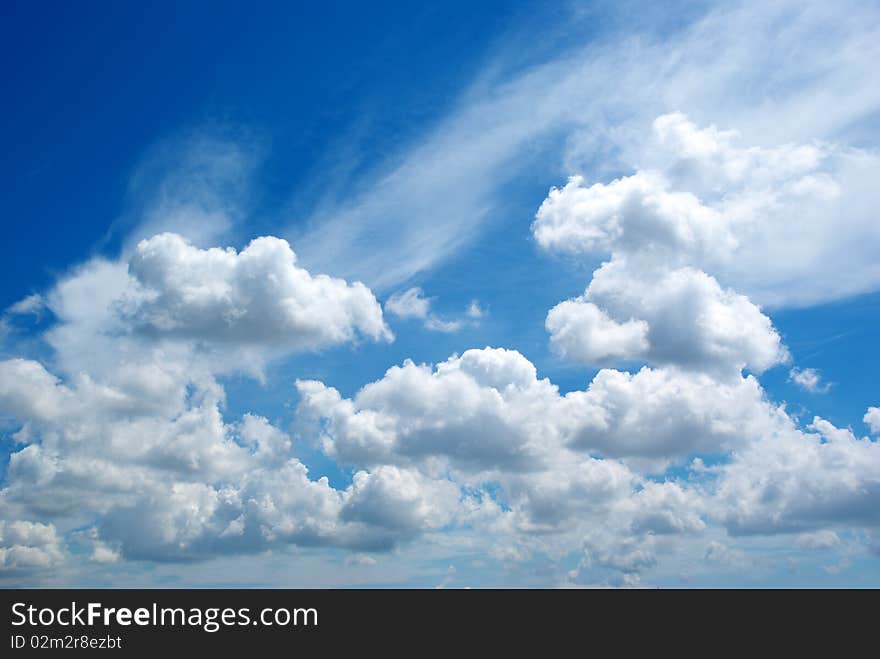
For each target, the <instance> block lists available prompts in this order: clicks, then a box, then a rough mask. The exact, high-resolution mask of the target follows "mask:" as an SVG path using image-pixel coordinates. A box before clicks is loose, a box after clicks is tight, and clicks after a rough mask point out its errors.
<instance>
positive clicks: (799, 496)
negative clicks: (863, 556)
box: [717, 417, 880, 534]
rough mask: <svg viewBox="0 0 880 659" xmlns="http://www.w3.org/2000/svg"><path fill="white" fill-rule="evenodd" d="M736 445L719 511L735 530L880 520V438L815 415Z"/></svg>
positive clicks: (723, 474)
mask: <svg viewBox="0 0 880 659" xmlns="http://www.w3.org/2000/svg"><path fill="white" fill-rule="evenodd" d="M809 430H810V431H811V432H802V431H800V430H797V429H796V428H795V427H794V425H793V424H792V423H791V422H788V423H786V424H785V425H783V426H781V427H780V428H779V429H778V431H777V432H774V433H768V434H767V435H766V436H765V438H764V441H760V442H754V443H752V444H750V445H749V446H748V447H747V448H745V449H743V450H740V451H737V452H736V454H735V455H734V459H733V460H732V461H731V462H730V463H729V464H727V465H725V466H724V467H723V468H722V469H721V470H720V475H719V482H718V486H717V497H718V500H719V505H718V510H719V511H720V516H721V519H722V521H723V523H724V525H725V526H726V527H727V528H728V529H729V530H730V531H731V532H732V533H736V534H756V533H779V532H789V533H790V532H807V531H815V530H820V529H822V528H823V527H824V528H827V527H828V526H837V525H856V526H859V525H866V526H869V527H872V526H876V525H877V524H878V523H880V517H878V512H877V511H878V510H880V508H878V506H877V503H878V500H880V444H878V443H877V442H872V441H870V440H869V439H867V438H862V439H859V438H857V437H855V436H854V435H853V434H852V432H850V431H849V430H845V429H840V428H836V427H835V426H833V425H832V424H831V423H829V422H828V421H826V420H824V419H821V418H820V417H816V418H815V419H814V420H813V422H812V424H811V425H810V426H809Z"/></svg>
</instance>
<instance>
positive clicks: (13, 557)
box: [0, 520, 66, 571]
mask: <svg viewBox="0 0 880 659" xmlns="http://www.w3.org/2000/svg"><path fill="white" fill-rule="evenodd" d="M65 559H66V552H65V550H64V547H63V545H62V542H61V539H60V538H59V537H58V535H57V533H56V530H55V527H54V526H53V525H52V524H41V523H39V522H29V521H24V520H15V521H11V520H0V568H2V569H3V571H13V570H16V571H18V570H38V569H39V570H46V569H51V568H53V567H55V566H58V565H60V564H61V563H63V561H64V560H65Z"/></svg>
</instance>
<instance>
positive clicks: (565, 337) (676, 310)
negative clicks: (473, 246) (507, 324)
mask: <svg viewBox="0 0 880 659" xmlns="http://www.w3.org/2000/svg"><path fill="white" fill-rule="evenodd" d="M546 327H547V330H548V332H550V340H551V345H552V346H553V347H554V348H555V349H556V350H557V351H558V352H560V353H561V354H562V355H564V356H566V357H570V358H572V359H574V360H576V361H583V362H586V363H590V364H602V363H607V362H609V361H615V360H645V361H648V362H650V363H653V364H676V365H680V366H683V367H686V368H695V369H701V370H708V371H725V370H726V371H733V372H739V371H740V370H742V369H743V368H748V369H750V370H752V371H755V372H758V373H760V372H762V371H764V370H766V369H767V368H769V367H771V366H773V365H775V364H778V363H780V362H784V361H786V360H787V358H788V354H787V351H786V349H785V348H784V346H783V345H782V341H781V338H780V336H779V334H778V333H777V331H776V330H775V329H774V328H773V325H772V323H771V321H770V319H769V318H768V317H767V316H765V315H764V314H763V313H762V312H761V310H760V309H759V308H758V307H756V306H755V305H754V304H752V303H751V302H750V301H749V300H748V298H746V297H745V296H743V295H738V294H737V293H735V292H734V291H732V290H730V289H723V288H722V287H721V286H720V285H719V284H718V282H717V281H716V280H715V279H714V278H713V277H711V276H709V275H707V274H706V273H704V272H701V271H699V270H694V269H692V268H687V267H685V268H678V269H673V270H666V269H664V268H648V267H645V264H644V263H641V262H634V261H633V259H613V260H611V261H609V262H608V263H605V264H604V265H602V267H600V268H599V269H598V270H596V272H594V273H593V280H592V281H591V282H590V285H589V287H588V288H587V290H586V292H585V293H584V295H583V296H581V297H579V298H574V299H571V300H567V301H565V302H562V303H560V304H559V305H557V306H555V307H554V308H553V309H551V310H550V312H549V313H548V314H547V320H546Z"/></svg>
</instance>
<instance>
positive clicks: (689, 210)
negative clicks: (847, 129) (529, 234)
mask: <svg viewBox="0 0 880 659" xmlns="http://www.w3.org/2000/svg"><path fill="white" fill-rule="evenodd" d="M632 157H633V158H636V159H637V160H636V161H635V162H634V163H631V164H632V165H634V167H635V168H636V170H637V171H635V173H633V174H631V175H629V176H624V177H621V178H617V179H614V180H612V181H611V182H609V183H602V182H597V183H594V184H592V185H587V184H586V182H585V179H584V178H583V177H582V176H573V177H572V178H571V179H570V180H569V181H568V183H567V184H566V185H565V186H564V187H563V188H561V189H553V190H551V192H550V194H549V196H548V197H547V199H546V200H545V201H544V203H543V204H542V205H541V208H540V209H539V211H538V213H537V216H536V219H535V222H534V224H533V227H532V229H533V233H534V235H535V238H536V240H537V241H538V243H539V244H540V245H541V246H543V247H544V248H546V249H550V250H554V251H559V252H564V253H569V254H583V253H594V254H600V255H601V254H614V255H616V256H617V257H623V256H629V257H630V261H632V260H634V259H637V260H638V261H640V262H645V261H647V262H650V263H662V264H664V265H666V266H667V267H670V268H675V267H680V266H684V265H688V266H692V267H695V268H698V269H701V270H704V271H706V272H710V273H712V274H714V275H716V276H718V277H719V278H720V279H721V280H722V281H724V282H725V283H726V284H727V285H732V286H734V287H736V288H737V289H738V290H740V291H742V292H743V293H744V294H746V295H748V296H749V297H750V298H752V299H754V300H756V301H757V302H759V303H762V304H773V305H782V304H787V305H790V304H807V303H812V302H815V301H820V300H824V299H828V298H835V297H840V296H845V295H847V294H852V293H857V292H862V291H864V290H865V288H866V286H867V287H868V289H869V290H870V288H871V286H873V285H876V283H877V282H878V281H880V269H878V267H877V266H876V264H874V263H873V262H870V261H864V260H863V257H864V256H866V254H867V251H868V250H870V249H876V245H877V240H878V239H880V235H878V233H877V231H876V223H875V221H874V215H873V211H872V210H871V204H869V203H866V202H865V201H864V200H865V199H866V198H869V197H870V194H869V193H867V188H868V186H870V181H871V180H872V179H873V178H874V177H875V176H876V172H877V170H878V167H880V160H878V158H877V156H876V154H875V153H873V152H870V151H864V150H856V149H852V148H846V147H842V146H839V145H834V144H827V143H821V142H815V143H806V144H781V145H774V146H769V147H764V146H742V145H740V138H739V135H738V134H737V133H736V132H735V131H729V130H720V129H718V128H716V127H715V126H708V127H699V126H697V125H696V124H694V123H693V122H692V121H690V120H689V119H688V118H687V117H686V116H685V115H683V114H681V113H672V114H667V115H663V116H661V117H658V118H657V119H656V120H655V121H654V123H653V131H652V134H651V137H650V139H648V140H646V141H645V144H644V146H643V147H642V148H641V149H639V150H638V151H637V152H636V153H634V154H633V155H632ZM841 223H844V226H845V227H846V230H843V231H842V230H841ZM841 253H846V254H850V255H851V258H853V259H855V260H856V261H858V262H859V263H860V264H861V265H860V266H859V273H858V275H856V274H853V275H852V276H847V274H846V271H847V270H848V269H849V267H850V266H849V265H847V264H845V263H843V262H841V261H840V260H839V258H838V255H839V254H841ZM829 264H831V265H832V266H833V267H834V268H835V272H834V273H833V275H832V276H828V277H825V278H824V279H821V278H817V276H816V272H819V271H822V270H827V269H828V267H829Z"/></svg>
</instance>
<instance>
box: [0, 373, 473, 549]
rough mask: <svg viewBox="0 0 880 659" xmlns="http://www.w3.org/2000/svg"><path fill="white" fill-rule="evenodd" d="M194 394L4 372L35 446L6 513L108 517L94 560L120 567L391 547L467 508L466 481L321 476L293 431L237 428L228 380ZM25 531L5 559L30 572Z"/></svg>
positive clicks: (244, 423)
mask: <svg viewBox="0 0 880 659" xmlns="http://www.w3.org/2000/svg"><path fill="white" fill-rule="evenodd" d="M186 384H187V386H185V387H182V388H180V389H179V390H177V397H176V398H175V397H173V396H172V397H170V398H169V399H168V400H167V401H166V403H167V404H166V405H165V406H155V407H152V408H150V407H149V406H143V404H142V403H141V401H140V400H139V399H138V398H137V397H136V396H135V395H133V393H134V392H132V391H130V390H128V391H127V390H125V389H122V388H118V385H116V386H108V385H103V384H98V383H96V382H94V381H93V380H91V379H81V380H79V381H76V382H74V383H70V384H68V383H65V382H62V381H60V380H59V379H58V378H57V377H55V376H53V375H51V374H50V373H48V371H46V370H45V368H44V367H43V366H42V365H40V364H38V363H36V362H30V361H27V360H20V359H19V360H8V361H4V362H0V414H2V415H5V416H8V417H12V418H15V419H17V420H18V421H19V422H20V423H21V428H20V430H19V431H18V432H17V433H15V436H14V439H15V441H16V442H18V443H19V444H21V445H23V447H22V448H20V449H18V450H16V451H14V452H13V453H12V455H11V456H10V460H9V466H8V469H7V483H6V485H5V486H4V488H3V489H2V490H0V509H2V510H3V511H4V515H10V516H11V515H19V514H20V515H21V516H27V515H30V516H37V517H45V516H51V517H53V518H56V519H65V520H72V519H77V518H80V517H81V516H90V517H92V518H93V519H94V518H97V520H98V523H97V525H96V533H97V534H96V535H95V536H94V537H92V538H91V539H90V542H91V544H92V548H93V551H92V554H93V559H92V560H94V561H98V562H108V561H112V560H116V558H119V557H123V558H127V559H133V558H134V559H145V560H160V561H162V560H181V559H187V560H188V559H194V558H203V557H207V556H212V555H217V554H223V553H230V552H243V551H254V550H259V549H262V548H269V547H272V546H275V545H283V544H291V543H292V544H301V545H304V546H339V547H350V548H355V549H356V548H363V549H369V550H373V549H387V548H389V547H391V546H394V545H395V544H396V543H398V542H400V541H401V540H403V539H406V538H409V537H412V536H413V535H414V534H417V533H418V532H422V531H424V530H426V529H430V528H433V527H434V526H438V525H442V524H446V523H448V522H449V521H451V520H452V518H453V516H454V514H455V513H456V512H457V506H458V502H459V499H460V495H459V490H458V487H457V486H456V485H455V484H453V483H450V482H449V481H446V480H443V479H439V480H435V479H432V478H429V477H427V476H423V475H416V474H412V473H409V472H407V471H405V470H399V469H396V468H393V467H388V468H380V469H378V470H377V471H376V472H375V473H374V472H368V471H361V472H359V473H358V475H357V476H356V477H355V480H354V482H353V484H352V485H351V486H350V487H349V488H348V489H345V490H336V489H334V488H332V487H331V486H330V485H329V483H328V481H327V479H326V478H320V479H318V480H312V479H311V478H310V477H309V475H308V470H307V469H306V467H305V466H304V465H303V464H302V463H301V462H300V461H299V460H298V459H296V458H295V457H294V456H293V455H292V453H291V439H290V437H289V436H288V435H287V434H286V433H284V432H283V431H281V430H280V429H278V428H277V427H275V426H273V425H272V424H270V423H269V422H268V421H267V420H266V419H265V418H262V417H258V416H255V415H253V414H245V415H244V416H243V417H242V419H241V420H240V421H239V422H236V423H230V422H227V421H226V420H225V419H224V418H223V414H222V411H221V405H222V398H221V397H220V390H219V388H218V387H217V386H216V384H207V385H199V384H198V383H194V382H187V383H186ZM382 511H385V512H386V514H387V515H388V516H387V517H386V518H381V514H382ZM394 511H397V512H394ZM17 528H18V527H14V528H13V527H9V528H8V529H7V531H4V536H3V537H4V538H5V540H4V541H6V540H8V541H9V542H12V544H11V545H10V548H9V549H8V551H7V553H6V556H7V558H6V561H7V562H10V561H12V560H13V557H14V556H18V558H15V561H16V564H21V563H22V561H23V560H24V559H23V558H21V555H23V553H27V554H35V552H36V551H37V550H36V549H26V550H25V549H18V548H17V547H19V546H23V547H26V548H27V547H31V546H32V545H28V544H26V543H23V541H22V542H19V541H18V540H15V541H14V542H13V540H14V539H15V538H18V537H19V535H21V534H18V535H15V533H14V531H15V529H17ZM22 528H25V527H22ZM27 528H31V527H27ZM43 531H44V533H43V534H44V535H45V534H46V533H48V531H45V529H44V530H43ZM15 532H16V533H17V531H15ZM53 533H54V530H53ZM41 537H42V536H41ZM10 538H12V539H13V540H10ZM41 551H42V550H41ZM10 552H11V553H10ZM43 553H45V552H43ZM35 555H36V554H35ZM40 555H41V556H42V554H40ZM52 556H55V557H56V558H57V557H58V556H60V555H59V554H57V552H55V553H52ZM114 557H115V558H114ZM35 560H36V559H35Z"/></svg>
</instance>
